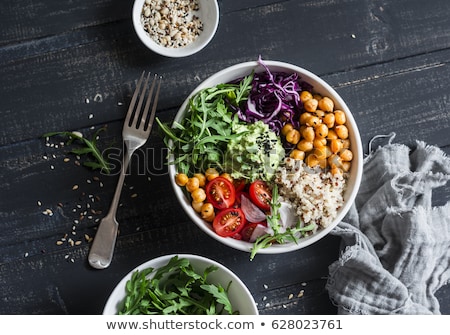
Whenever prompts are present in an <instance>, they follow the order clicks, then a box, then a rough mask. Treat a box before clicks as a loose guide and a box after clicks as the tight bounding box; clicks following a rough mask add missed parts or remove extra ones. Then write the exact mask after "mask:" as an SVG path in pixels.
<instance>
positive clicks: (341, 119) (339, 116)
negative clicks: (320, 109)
mask: <svg viewBox="0 0 450 335" xmlns="http://www.w3.org/2000/svg"><path fill="white" fill-rule="evenodd" d="M334 117H335V118H336V124H344V123H345V122H346V120H347V119H346V117H345V113H344V112H343V111H341V110H336V111H334Z"/></svg>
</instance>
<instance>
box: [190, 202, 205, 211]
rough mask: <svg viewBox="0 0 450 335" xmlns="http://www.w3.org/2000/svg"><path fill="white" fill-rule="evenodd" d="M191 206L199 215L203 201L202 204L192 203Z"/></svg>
mask: <svg viewBox="0 0 450 335" xmlns="http://www.w3.org/2000/svg"><path fill="white" fill-rule="evenodd" d="M191 205H192V208H193V209H194V211H196V212H197V213H200V212H201V211H202V206H203V201H202V202H195V201H192V203H191Z"/></svg>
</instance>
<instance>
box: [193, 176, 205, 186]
mask: <svg viewBox="0 0 450 335" xmlns="http://www.w3.org/2000/svg"><path fill="white" fill-rule="evenodd" d="M194 177H195V178H197V179H198V186H199V187H205V185H206V177H205V175H204V174H203V173H194Z"/></svg>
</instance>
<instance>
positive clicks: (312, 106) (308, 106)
mask: <svg viewBox="0 0 450 335" xmlns="http://www.w3.org/2000/svg"><path fill="white" fill-rule="evenodd" d="M318 104H319V101H317V100H316V99H314V98H312V99H309V100H306V101H305V102H304V103H303V108H304V109H305V110H306V111H307V112H314V111H315V110H316V109H317V106H318Z"/></svg>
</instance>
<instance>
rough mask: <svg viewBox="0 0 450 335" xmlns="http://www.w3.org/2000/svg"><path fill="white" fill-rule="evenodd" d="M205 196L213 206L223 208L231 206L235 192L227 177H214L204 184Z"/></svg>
mask: <svg viewBox="0 0 450 335" xmlns="http://www.w3.org/2000/svg"><path fill="white" fill-rule="evenodd" d="M206 198H207V200H208V202H209V203H211V204H212V205H213V206H214V208H217V209H224V208H229V207H231V206H233V204H234V200H235V199H236V192H235V190H234V186H233V184H232V183H231V182H230V181H229V180H228V179H226V178H224V177H216V178H214V179H213V180H211V181H210V182H208V184H207V185H206Z"/></svg>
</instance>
